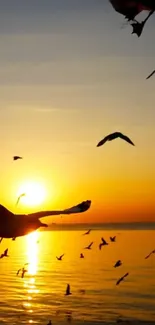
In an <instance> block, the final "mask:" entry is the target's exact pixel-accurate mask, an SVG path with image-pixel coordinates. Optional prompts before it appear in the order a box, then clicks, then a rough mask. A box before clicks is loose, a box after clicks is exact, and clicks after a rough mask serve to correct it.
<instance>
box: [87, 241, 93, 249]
mask: <svg viewBox="0 0 155 325" xmlns="http://www.w3.org/2000/svg"><path fill="white" fill-rule="evenodd" d="M92 245H93V241H92V242H91V243H90V244H89V245H88V246H86V247H85V249H91V246H92Z"/></svg>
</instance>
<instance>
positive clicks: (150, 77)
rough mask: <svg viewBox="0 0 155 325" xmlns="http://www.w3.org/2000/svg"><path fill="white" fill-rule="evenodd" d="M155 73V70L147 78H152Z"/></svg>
mask: <svg viewBox="0 0 155 325" xmlns="http://www.w3.org/2000/svg"><path fill="white" fill-rule="evenodd" d="M154 73H155V70H153V71H152V72H151V73H150V74H149V76H148V77H147V78H146V79H149V78H151V77H152V76H153V75H154Z"/></svg>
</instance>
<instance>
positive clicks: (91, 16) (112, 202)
mask: <svg viewBox="0 0 155 325" xmlns="http://www.w3.org/2000/svg"><path fill="white" fill-rule="evenodd" d="M123 23H124V19H123V16H121V15H120V14H118V13H116V12H115V11H114V10H113V8H112V6H111V5H110V4H109V2H108V0H106V1H105V0H84V1H83V0H51V1H50V0H44V1H43V0H33V1H32V0H27V1H20V0H18V1H17V0H14V1H12V0H5V1H3V2H2V3H1V10H0V142H1V160H0V175H1V179H0V181H1V188H0V202H1V204H3V205H5V206H6V207H7V208H9V209H11V210H12V211H14V212H16V213H21V212H25V213H27V212H30V211H34V210H40V209H42V210H47V209H63V208H69V207H70V206H72V205H75V204H77V203H79V202H81V201H83V200H87V199H91V200H92V206H91V209H90V210H89V211H88V212H86V213H84V214H81V215H76V216H73V217H71V216H70V217H66V219H65V218H64V217H63V220H66V222H69V221H72V222H120V221H123V222H125V221H127V222H129V221H143V220H152V221H153V220H154V221H155V125H154V124H155V77H152V78H151V79H149V80H147V81H146V80H145V78H146V77H147V75H148V74H150V73H151V72H152V70H154V69H155V43H154V39H155V15H154V16H152V17H151V19H150V20H149V21H148V23H147V24H146V27H145V28H144V31H143V33H142V36H141V37H140V38H137V36H136V35H131V27H130V26H125V27H124V28H122V25H123ZM114 131H121V132H123V133H125V134H126V135H128V136H129V137H130V138H131V140H132V141H133V142H134V143H135V145H136V146H135V147H133V146H130V145H129V144H127V143H125V142H123V141H121V140H120V139H117V140H114V141H113V142H109V143H106V144H105V145H104V146H103V147H100V148H96V145H97V143H98V142H99V141H100V140H101V139H102V138H103V137H104V136H105V135H107V134H109V133H111V132H114ZM13 155H20V156H22V157H24V159H23V160H20V161H16V162H14V161H13V160H12V156H13ZM29 182H34V183H35V182H37V183H38V184H40V186H41V187H42V188H44V189H45V191H46V195H45V200H44V202H43V203H42V202H41V203H40V205H36V206H33V207H30V206H28V205H24V204H22V200H21V202H20V204H19V206H18V207H15V203H16V200H17V196H18V194H19V189H20V188H21V187H22V186H23V184H25V183H29ZM55 220H56V219H55ZM58 220H59V218H58Z"/></svg>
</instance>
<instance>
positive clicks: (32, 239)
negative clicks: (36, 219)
mask: <svg viewBox="0 0 155 325" xmlns="http://www.w3.org/2000/svg"><path fill="white" fill-rule="evenodd" d="M38 237H39V233H38V232H36V231H35V232H32V233H31V234H29V235H28V236H27V256H28V263H29V264H28V274H30V275H35V274H36V273H37V264H38V244H37V240H38ZM34 282H35V279H34V278H31V284H32V283H34Z"/></svg>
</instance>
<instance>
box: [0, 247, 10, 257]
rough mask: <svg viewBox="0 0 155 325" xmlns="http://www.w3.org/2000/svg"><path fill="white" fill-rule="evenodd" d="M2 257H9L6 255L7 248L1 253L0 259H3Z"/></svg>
mask: <svg viewBox="0 0 155 325" xmlns="http://www.w3.org/2000/svg"><path fill="white" fill-rule="evenodd" d="M3 257H9V255H8V248H7V249H5V251H4V253H2V254H1V255H0V258H3Z"/></svg>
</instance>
